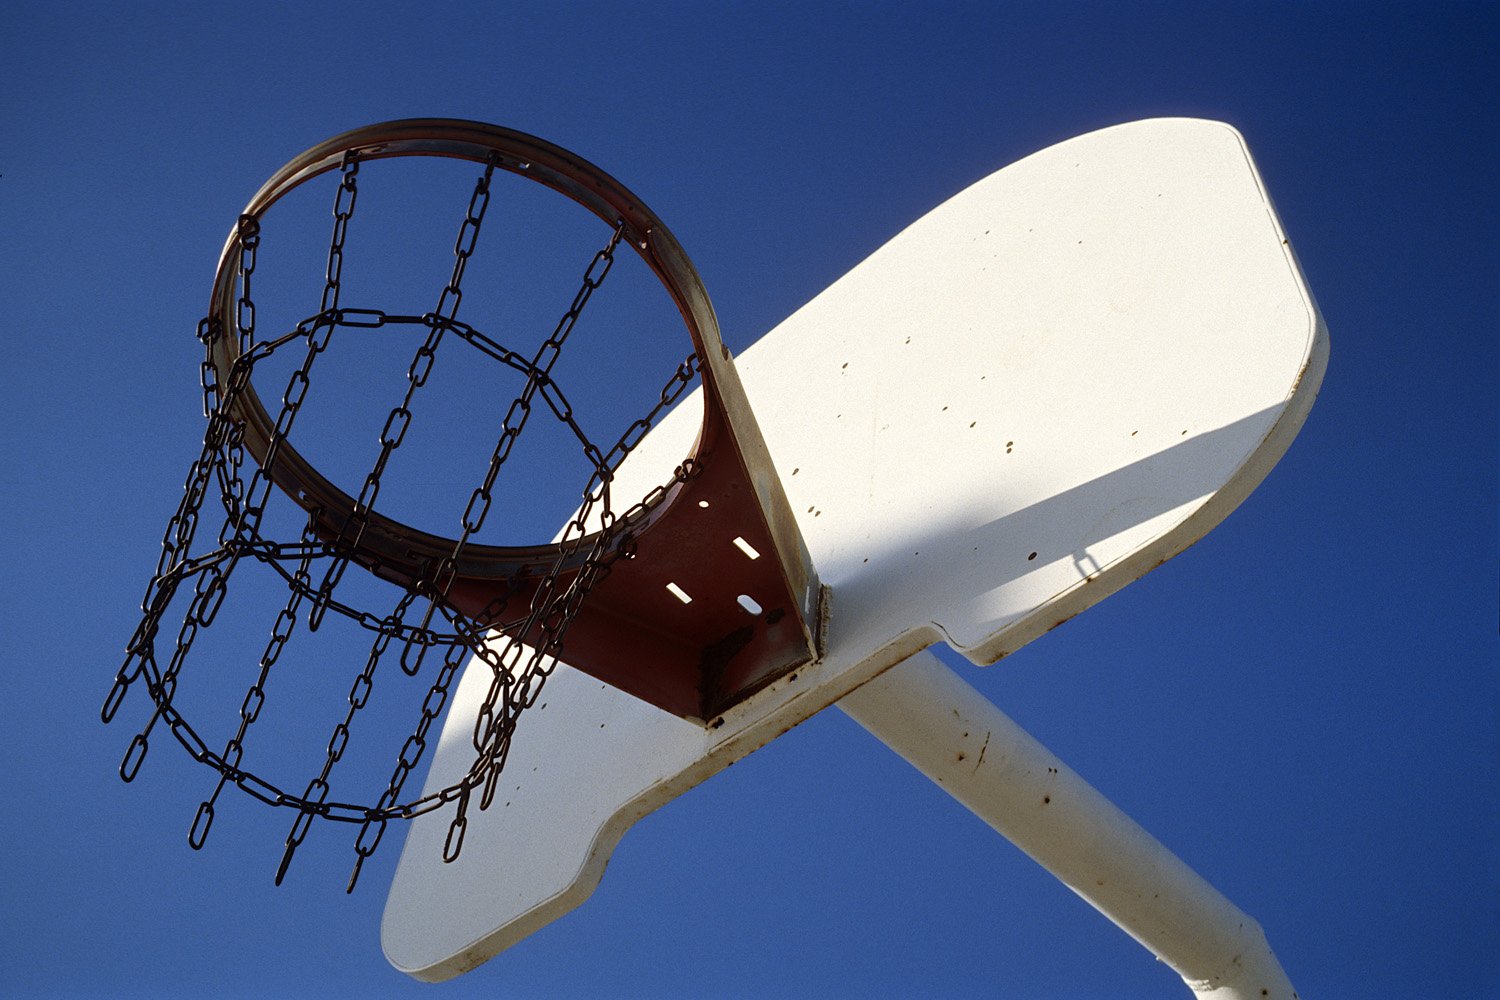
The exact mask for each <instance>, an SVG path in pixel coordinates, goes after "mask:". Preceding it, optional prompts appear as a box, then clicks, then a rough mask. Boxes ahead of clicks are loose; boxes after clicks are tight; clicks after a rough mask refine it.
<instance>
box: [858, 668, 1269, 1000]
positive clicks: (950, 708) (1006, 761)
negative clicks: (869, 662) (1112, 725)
mask: <svg viewBox="0 0 1500 1000" xmlns="http://www.w3.org/2000/svg"><path fill="white" fill-rule="evenodd" d="M838 705H839V707H840V708H841V709H843V710H844V711H845V712H846V713H847V714H848V715H849V716H851V717H852V718H853V719H854V720H855V721H856V722H858V723H859V724H860V725H862V726H864V727H865V728H866V729H867V730H869V731H870V732H871V733H872V734H873V735H874V736H875V737H876V738H877V739H879V740H880V741H881V742H882V743H884V744H885V745H886V746H888V747H890V748H891V749H892V750H894V751H896V753H898V754H900V755H901V756H902V757H904V758H905V759H906V760H907V761H908V762H909V763H911V764H912V765H913V766H915V767H916V768H917V769H918V770H919V771H921V772H922V773H923V774H925V775H927V776H928V777H929V778H931V779H932V780H933V781H935V782H937V783H938V784H939V785H941V786H942V787H943V789H944V791H946V792H948V794H950V795H952V796H953V797H954V798H956V799H958V800H959V801H960V802H962V803H963V804H964V805H965V806H967V807H968V808H969V809H970V811H972V812H973V813H974V814H975V815H977V816H978V817H979V818H980V819H982V820H984V821H985V822H986V823H988V824H989V825H990V826H992V827H994V828H995V829H996V830H998V831H999V832H1000V833H1001V834H1002V835H1004V836H1005V837H1006V838H1007V839H1008V840H1010V841H1011V842H1012V843H1014V844H1015V845H1016V846H1017V847H1019V848H1020V849H1021V850H1023V851H1025V852H1026V853H1027V854H1028V855H1030V856H1031V858H1032V859H1033V860H1035V861H1036V862H1037V863H1038V864H1040V865H1041V866H1042V867H1043V868H1045V869H1047V870H1048V871H1049V872H1051V873H1052V874H1053V875H1055V876H1057V878H1059V879H1061V880H1062V882H1063V883H1064V884H1065V885H1067V886H1068V888H1070V889H1072V890H1073V891H1074V892H1076V893H1078V895H1080V896H1082V897H1083V898H1084V899H1085V900H1087V901H1088V902H1089V904H1090V905H1092V906H1093V907H1094V908H1095V909H1097V910H1098V911H1099V912H1100V913H1103V914H1104V915H1105V916H1106V917H1108V918H1109V919H1110V920H1112V921H1114V922H1115V923H1116V924H1117V925H1118V926H1119V927H1120V928H1121V929H1122V930H1124V931H1125V932H1126V933H1127V934H1129V935H1130V936H1131V937H1133V938H1135V939H1136V940H1137V941H1139V942H1140V943H1141V944H1142V945H1144V946H1145V947H1146V948H1147V949H1149V950H1150V951H1151V952H1152V954H1154V955H1155V956H1156V957H1157V958H1159V959H1160V960H1161V961H1163V962H1165V963H1167V964H1168V965H1170V966H1171V967H1172V968H1173V969H1174V970H1176V971H1177V973H1178V974H1179V975H1180V976H1182V978H1183V980H1184V981H1185V982H1186V983H1187V984H1188V986H1189V987H1191V988H1192V990H1193V991H1194V992H1195V993H1197V994H1199V995H1200V996H1203V997H1211V998H1213V1000H1294V998H1295V997H1296V996H1297V994H1296V991H1294V990H1293V989H1292V984H1291V983H1290V982H1289V981H1288V979H1287V976H1286V973H1285V972H1283V971H1282V968H1281V965H1280V963H1278V962H1277V961H1276V956H1275V955H1273V954H1272V953H1271V948H1270V945H1268V944H1267V943H1266V937H1265V934H1264V932H1262V930H1261V928H1260V925H1259V924H1258V923H1256V922H1255V921H1254V920H1253V919H1251V918H1250V917H1249V916H1246V915H1245V914H1244V913H1242V912H1241V911H1240V910H1239V909H1238V908H1237V907H1236V906H1235V905H1234V904H1233V903H1231V902H1230V901H1229V900H1228V899H1226V898H1225V897H1224V896H1223V895H1222V894H1221V893H1220V892H1219V891H1218V890H1217V889H1215V888H1214V887H1213V886H1211V885H1209V884H1208V883H1207V882H1206V881H1204V880H1203V878H1202V877H1200V876H1199V875H1198V874H1197V873H1196V872H1194V871H1193V870H1192V869H1191V868H1189V867H1188V866H1187V865H1186V864H1184V863H1183V862H1182V861H1181V860H1180V859H1179V858H1178V857H1177V856H1176V855H1174V854H1173V853H1172V852H1171V851H1168V850H1167V849H1166V848H1165V847H1163V846H1162V844H1161V843H1160V842H1159V841H1157V840H1156V839H1155V838H1154V837H1152V836H1151V835H1150V834H1149V833H1147V832H1146V831H1145V830H1143V829H1142V828H1141V827H1140V826H1139V825H1138V824H1137V823H1136V822H1135V821H1134V820H1132V819H1131V818H1130V817H1129V816H1126V815H1125V814H1124V813H1123V812H1121V811H1120V810H1119V809H1118V808H1117V807H1116V806H1115V805H1114V804H1113V803H1112V802H1110V801H1109V800H1108V799H1106V798H1105V797H1104V796H1103V795H1101V794H1100V793H1099V792H1098V791H1096V790H1095V789H1094V788H1093V787H1092V786H1090V785H1089V784H1088V783H1087V782H1085V781H1084V780H1083V779H1082V778H1080V777H1079V776H1078V775H1077V774H1075V773H1073V771H1072V770H1070V769H1069V768H1068V767H1067V765H1065V764H1064V763H1063V762H1062V761H1061V760H1059V759H1058V758H1057V757H1056V756H1054V755H1053V754H1052V753H1051V751H1049V750H1048V749H1047V748H1046V747H1044V746H1042V745H1041V744H1040V743H1038V742H1037V741H1036V739H1034V738H1033V737H1032V736H1031V735H1030V734H1028V733H1027V732H1026V731H1025V730H1023V729H1021V727H1020V726H1018V725H1016V723H1015V722H1013V721H1012V720H1011V719H1010V718H1009V717H1007V716H1006V715H1005V714H1004V713H1003V712H1001V711H1000V710H999V709H998V708H996V707H995V706H994V705H993V704H991V703H990V702H989V700H988V699H986V698H985V697H984V696H983V695H982V694H980V693H979V692H978V691H976V690H975V689H974V688H972V687H971V686H969V685H968V684H967V683H965V682H964V680H963V679H962V678H960V677H959V676H958V675H957V674H956V673H954V672H953V671H952V670H950V669H949V668H948V667H947V666H946V665H944V664H943V663H942V662H941V661H939V660H938V658H937V657H936V656H934V655H933V654H931V653H928V652H923V653H918V654H917V655H916V656H913V657H912V658H911V659H909V660H907V661H906V662H904V663H901V664H899V665H898V666H896V667H893V668H891V669H890V670H888V671H886V672H885V673H884V674H883V675H881V676H880V677H877V678H875V680H873V681H871V682H869V683H868V684H865V685H864V686H863V687H861V688H859V689H858V690H856V691H854V692H853V693H852V694H849V695H846V696H845V697H844V698H843V700H841V701H840V702H839V703H838Z"/></svg>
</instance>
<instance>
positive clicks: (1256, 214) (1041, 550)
mask: <svg viewBox="0 0 1500 1000" xmlns="http://www.w3.org/2000/svg"><path fill="white" fill-rule="evenodd" d="M1326 356H1327V338H1326V333H1325V332H1324V330H1323V327H1322V323H1321V320H1320V318H1319V317H1318V314H1317V310H1316V307H1315V306H1314V304H1313V302H1312V299H1311V297H1310V296H1309V294H1308V292H1307V289H1306V288H1305V286H1304V283H1303V281H1302V277H1301V275H1300V273H1299V271H1298V269H1297V266H1296V263H1295V261H1294V259H1293V257H1292V254H1291V250H1290V248H1289V247H1288V246H1287V245H1286V241H1285V239H1284V237H1283V235H1282V232H1281V229H1280V226H1279V224H1278V223H1277V221H1276V217H1275V214H1274V212H1273V210H1272V208H1271V205H1270V203H1269V201H1268V199H1267V198H1266V196H1265V192H1264V191H1263V190H1262V188H1261V185H1260V181H1259V178H1258V177H1257V175H1256V173H1255V170H1254V167H1253V166H1252V164H1251V162H1250V159H1249V155H1248V153H1247V151H1246V149H1245V146H1244V143H1243V141H1242V140H1241V138H1240V136H1239V135H1238V133H1236V132H1235V131H1234V130H1233V129H1231V128H1229V127H1228V126H1225V125H1221V124H1218V123H1213V122H1202V121H1192V120H1182V119H1172V120H1158V121H1147V122H1137V123H1132V124H1128V125H1122V126H1117V127H1115V128H1111V129H1106V130H1104V131H1101V132H1096V133H1092V134H1090V135H1086V136H1083V137H1080V138H1078V139H1074V140H1071V141H1069V142H1066V143H1063V144H1061V145H1058V146H1055V147H1052V148H1050V149H1047V150H1044V151H1042V152H1040V153H1037V154H1035V155H1033V156H1031V157H1028V158H1027V159H1025V160H1023V161H1021V162H1019V163H1016V164H1014V165H1012V166H1010V167H1007V168H1005V169H1004V170H1001V171H999V172H998V173H996V174H994V175H992V176H990V177H988V178H986V179H985V180H983V181H980V182H979V183H978V184H975V185H974V186H973V187H971V188H969V189H968V190H966V191H964V192H962V193H961V194H959V195H957V196H956V197H954V198H953V199H951V200H950V201H948V202H947V203H945V204H944V205H942V206H941V207H939V208H938V209H936V210H934V211H933V212H931V213H930V214H929V215H927V216H926V217H925V218H923V219H922V220H921V221H919V222H917V223H916V224H914V225H912V226H911V227H910V228H908V229H907V230H905V231H904V232H902V233H901V234H900V235H898V236H897V237H896V238H895V239H893V240H892V241H891V242H890V243H889V244H887V245H886V246H885V247H883V248H881V249H880V250H879V251H877V252H876V253H875V254H873V255H872V256H871V257H870V258H869V259H868V260H866V261H865V262H864V263H862V264H861V265H859V266H858V267H857V268H855V269H854V270H853V271H851V272H850V273H849V274H848V275H846V276H845V277H844V278H842V279H841V280H839V281H838V282H836V283H835V284H834V285H833V286H831V287H830V288H829V289H828V290H827V291H825V292H824V293H823V294H822V295H820V296H819V297H818V298H816V299H814V300H813V301H812V302H811V303H809V304H808V305H807V306H805V307H803V308H802V309H801V310H799V311H798V312H797V313H795V314H794V315H793V316H792V317H790V318H789V319H788V320H787V321H786V322H784V323H782V324H781V325H780V326H778V327H777V328H776V329H775V330H773V331H771V332H770V333H769V334H767V335H766V336H765V337H764V338H763V339H762V340H761V341H760V342H759V343H758V344H756V345H755V346H754V347H752V348H751V349H750V350H748V351H746V352H745V354H744V355H743V357H741V358H740V359H739V360H738V367H739V370H740V373H741V375H742V378H743V380H744V383H745V386H746V389H747V391H748V392H749V395H750V398H751V401H752V403H753V404H754V405H755V406H756V416H757V418H758V420H759V422H760V424H761V428H762V430H763V432H764V435H765V439H766V441H767V444H768V446H769V447H770V450H771V453H772V455H773V457H774V459H775V462H776V465H777V468H778V470H779V472H780V474H781V476H782V479H783V481H784V482H785V484H786V490H787V494H788V496H789V497H790V499H791V503H792V508H793V510H794V511H795V512H796V514H797V516H798V518H799V522H800V525H801V528H802V532H803V534H804V536H805V538H806V541H807V545H808V547H809V550H810V551H811V553H812V558H813V561H814V564H815V566H816V567H817V570H818V573H819V575H820V577H821V579H822V581H823V582H824V583H825V584H826V585H828V586H830V587H831V588H832V603H831V616H830V620H829V626H828V631H827V643H826V653H825V656H824V657H823V659H822V660H821V661H819V662H818V663H816V664H814V665H812V666H810V667H808V668H806V669H803V670H800V671H798V672H797V673H796V674H794V675H792V676H791V677H789V678H787V679H785V680H783V681H781V682H779V683H777V684H776V685H774V686H773V687H771V688H769V689H767V690H765V691H763V692H761V693H760V694H759V695H757V696H756V697H755V698H754V699H752V700H751V701H750V702H749V703H748V704H746V705H743V706H741V707H740V708H738V709H736V710H735V711H734V712H732V713H730V714H729V715H728V716H726V719H725V722H724V724H723V725H722V726H720V727H719V728H717V729H713V730H704V729H700V728H698V727H697V726H694V725H692V724H689V723H685V722H682V721H680V720H678V719H676V718H673V717H671V716H668V715H666V714H664V713H662V712H659V711H657V710H656V709H653V708H651V707H649V706H647V705H645V704H643V703H640V702H637V701H635V700H633V699H631V698H629V697H628V696H626V695H623V694H620V693H618V692H616V691H614V690H612V689H608V688H605V687H604V686H602V685H601V684H600V683H599V682H597V681H593V680H591V679H589V678H587V677H584V676H582V675H580V674H578V673H576V672H573V671H570V670H568V669H566V668H559V670H558V672H557V674H556V675H554V676H553V678H552V679H551V680H550V681H549V682H548V686H547V689H546V692H545V694H544V697H543V698H542V702H543V703H545V706H546V707H545V708H543V707H541V706H540V705H539V706H538V707H537V708H535V709H533V710H532V711H531V712H530V713H529V714H528V715H527V716H526V717H525V718H524V719H523V720H522V724H521V727H520V729H519V731H518V734H517V737H516V742H515V746H514V749H513V751H512V754H511V758H510V761H509V764H508V766H507V770H506V775H505V776H504V777H502V780H501V786H500V787H501V789H502V790H501V792H500V793H499V796H498V797H497V800H496V802H495V804H494V805H493V806H492V808H491V809H490V810H489V811H488V812H487V813H485V814H482V815H481V816H477V817H474V818H473V819H472V820H471V822H470V825H469V831H468V835H467V839H466V841H465V845H464V851H463V854H462V857H461V858H460V859H459V861H457V862H456V863H454V864H451V865H445V864H443V863H442V860H441V855H442V844H443V840H444V837H445V836H446V833H447V819H446V817H444V816H443V815H442V814H434V815H430V816H428V817H424V818H422V819H419V820H417V821H415V822H414V823H413V824H412V828H411V831H410V834H409V836H408V839H407V843H406V846H405V849H404V852H403V854H402V858H401V862H400V865H399V867H398V870H397V873H396V878H395V882H394V885H393V886H392V890H391V897H390V902H389V903H388V905H387V908H386V913H385V919H384V924H383V928H382V938H383V942H384V946H385V950H386V955H387V957H389V959H390V960H391V962H392V963H393V964H394V965H395V966H396V967H397V968H399V969H401V970H403V971H405V972H408V973H410V974H412V975H414V976H417V977H419V978H422V979H444V978H447V977H449V976H452V975H455V974H457V973H460V972H463V971H465V970H467V969H469V968H472V967H474V966H475V965H478V964H479V963H480V962H483V961H484V960H486V959H487V958H489V957H491V956H493V955H495V954H496V953H497V952H499V951H501V950H502V949H504V948H506V947H507V946H509V945H510V944H512V943H514V942H515V941H517V940H519V939H520V938H522V937H524V936H525V935H526V934H528V933H530V932H531V931H533V930H535V929H536V928H537V927H540V926H541V925H543V924H545V923H547V922H549V921H551V920H553V919H555V918H556V917H558V916H560V915H562V914H563V913H566V912H567V911H568V910H570V909H572V908H573V907H575V906H577V905H578V904H579V903H580V902H582V901H583V900H584V899H585V898H586V897H587V896H588V894H589V893H590V892H591V891H592V890H593V887H594V885H595V884H596V883H597V882H598V879H599V877H600V875H601V874H602V873H603V870H604V865H605V863H606V862H607V861H608V858H609V855H610V853H611V851H612V850H613V849H614V846H615V844H616V843H617V842H618V840H619V837H620V836H621V834H623V833H624V831H625V830H626V829H627V828H628V827H629V826H630V825H631V823H633V822H634V821H635V820H636V819H638V818H639V817H641V816H642V815H644V814H646V813H648V812H650V811H651V810H653V809H655V808H657V807H659V806H660V805H662V804H663V803H665V802H667V801H669V800H671V799H672V798H674V797H675V796H677V795H679V794H681V793H682V792H683V791H685V790H686V789H688V788H690V787H692V786H693V785H695V784H697V783H698V782H700V781H702V780H703V779H705V778H707V777H708V776H710V775H712V774H713V773H715V772H716V771H718V770H720V769H722V768H723V767H725V766H727V765H728V764H729V763H731V762H732V761H734V760H736V759H737V758H739V757H742V756H744V755H745V754H747V753H749V752H750V751H751V750H753V749H755V748H756V747H758V746H760V745H762V744H764V743H766V742H768V741H769V740H771V739H773V738H775V737H776V736H777V735H779V734H780V733H782V732H784V731H786V730H787V729H789V728H790V727H792V726H793V725H795V724H796V723H798V722H800V721H802V720H803V719H805V718H807V717H808V716H810V715H812V714H813V713H815V712H817V711H819V710H820V709H822V708H824V707H826V706H827V705H829V704H831V703H832V702H834V701H836V700H838V699H839V698H840V697H842V696H843V695H845V694H847V693H848V692H850V691H852V690H853V689H854V688H856V687H858V686H859V685H860V684H863V683H864V682H865V681H867V680H869V679H871V678H873V677H875V676H876V675H877V674H879V673H880V672H881V671H883V670H885V669H887V668H888V667H890V666H892V665H893V664H895V663H897V662H899V661H900V660H902V659H903V658H905V657H906V656H908V655H910V654H911V653H913V652H915V651H917V650H919V649H922V648H925V647H926V646H929V645H931V644H932V643H934V642H939V641H948V642H950V643H951V644H953V645H954V646H955V647H956V648H958V649H959V650H961V651H962V652H963V653H965V654H966V655H967V656H969V657H970V658H971V659H973V660H975V661H976V662H981V663H985V662H991V661H993V660H994V659H996V658H998V657H1000V656H1002V655H1004V654H1005V653H1007V652H1010V651H1012V650H1014V649H1017V648H1019V647H1020V646H1021V645H1024V644H1025V643H1026V642H1028V641H1029V640H1031V639H1033V638H1035V637H1036V636H1037V635H1040V634H1041V633H1042V632H1044V631H1046V630H1047V629H1048V628H1050V627H1052V626H1054V625H1056V624H1058V623H1059V622H1061V621H1063V620H1066V619H1067V618H1069V617H1071V616H1072V615H1074V614H1076V613H1078V612H1079V611H1081V610H1083V609H1084V608H1086V607H1088V606H1089V605H1091V604H1093V603H1095V602H1096V601H1098V600H1100V599H1101V598H1103V597H1104V596H1106V595H1107V594H1109V593H1111V592H1113V591H1114V590H1116V589H1118V588H1119V587H1121V586H1123V585H1124V584H1125V583H1128V582H1129V581H1130V580H1132V579H1135V578H1136V577H1139V576H1140V575H1142V574H1143V573H1145V572H1146V571H1148V570H1149V569H1151V568H1152V567H1154V566H1155V565H1157V564H1159V563H1160V562H1162V561H1164V560H1166V559H1168V558H1170V557H1171V556H1173V555H1175V554H1176V553H1178V552H1180V551H1182V550H1183V549H1184V548H1186V547H1187V546H1188V545H1190V544H1192V542H1194V541H1195V540H1197V539H1198V538H1200V537H1201V536H1202V535H1203V534H1204V533H1206V532H1207V531H1208V530H1209V529H1210V528H1211V527H1212V526H1213V525H1214V524H1216V523H1218V521H1219V520H1221V519H1222V518H1223V517H1224V516H1225V515H1226V514H1228V512H1229V511H1230V510H1232V509H1233V508H1234V507H1235V506H1236V505H1237V504H1238V503H1239V502H1240V501H1241V500H1243V499H1244V497H1245V496H1246V495H1247V494H1248V493H1249V491H1250V490H1251V489H1252V488H1253V487H1254V486H1255V484H1256V483H1258V482H1259V481H1260V479H1261V478H1262V477H1263V476H1264V475H1265V474H1266V473H1267V472H1268V471H1269V470H1270V468H1271V466H1272V465H1273V464H1274V463H1275V461H1276V460H1277V459H1278V458H1279V457H1280V455H1281V454H1282V452H1283V451H1284V450H1285V448H1286V447H1287V445H1288V444H1289V443H1290V441H1291V439H1292V437H1293V436H1294V435H1295V433H1296V431H1297V429H1298V428H1299V427H1300V425H1301V422H1302V419H1303V418H1304V417H1305V415H1306V413H1307V410H1308V408H1309V407H1310V406H1311V404H1312V400H1313V397H1314V395H1315V393H1316V391H1317V387H1318V383H1319V381H1320V380H1321V378H1322V372H1323V365H1324V362H1325V360H1326ZM687 409H688V410H689V411H692V410H693V409H695V407H688V408H687ZM695 430H696V428H695V427H694V426H693V425H692V421H691V420H688V419H684V420H677V421H673V420H670V419H669V420H668V421H666V422H665V423H663V425H662V426H660V427H659V428H658V429H657V430H656V431H654V432H653V434H652V435H651V437H650V438H648V440H647V442H646V443H645V444H644V445H643V446H642V447H641V448H640V449H639V450H638V451H637V452H636V453H635V455H634V456H633V457H632V462H633V467H634V468H635V469H636V470H638V471H640V472H641V473H642V476H641V479H640V483H641V484H642V488H641V489H640V490H639V491H638V492H641V493H644V492H645V484H648V483H652V482H655V481H657V480H658V479H661V478H663V477H662V475H661V470H663V469H667V468H670V467H671V466H672V465H675V464H676V462H677V461H679V460H680V459H681V457H682V456H683V455H684V454H686V453H687V451H688V449H689V447H690V446H691V442H692V439H693V436H694V433H695ZM648 469H649V471H646V470H648ZM627 472H628V469H627ZM618 489H619V490H620V491H621V493H622V495H629V494H630V493H631V492H632V490H633V489H634V485H633V483H632V482H631V481H629V480H626V479H624V478H623V477H622V482H621V484H620V486H619V487H618ZM1032 553H1035V556H1034V557H1033V555H1032ZM751 596H752V597H753V596H754V595H751ZM478 673H484V671H477V672H471V674H469V675H466V677H465V679H464V681H463V682H462V683H461V685H460V688H459V692H458V697H457V700H456V705H455V709H454V713H453V717H452V718H450V719H449V721H448V724H447V727H446V728H445V730H444V734H443V739H442V742H441V744H440V747H439V750H438V753H437V754H436V757H435V760H434V764H433V769H432V773H431V774H430V775H429V778H428V787H429V788H437V787H440V786H442V785H447V784H449V783H451V782H452V781H454V780H456V778H457V777H458V776H459V775H460V774H461V773H462V772H463V771H464V770H465V769H466V768H467V766H468V764H469V760H470V753H471V748H470V746H469V741H468V734H469V732H470V729H471V725H472V723H471V720H470V718H468V717H466V714H465V709H466V708H467V709H468V711H469V712H470V713H472V711H473V707H474V705H475V703H476V702H477V700H478V697H479V695H480V694H481V693H482V691H483V687H484V684H486V683H487V676H486V677H483V678H482V677H479V676H477V674H478Z"/></svg>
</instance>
